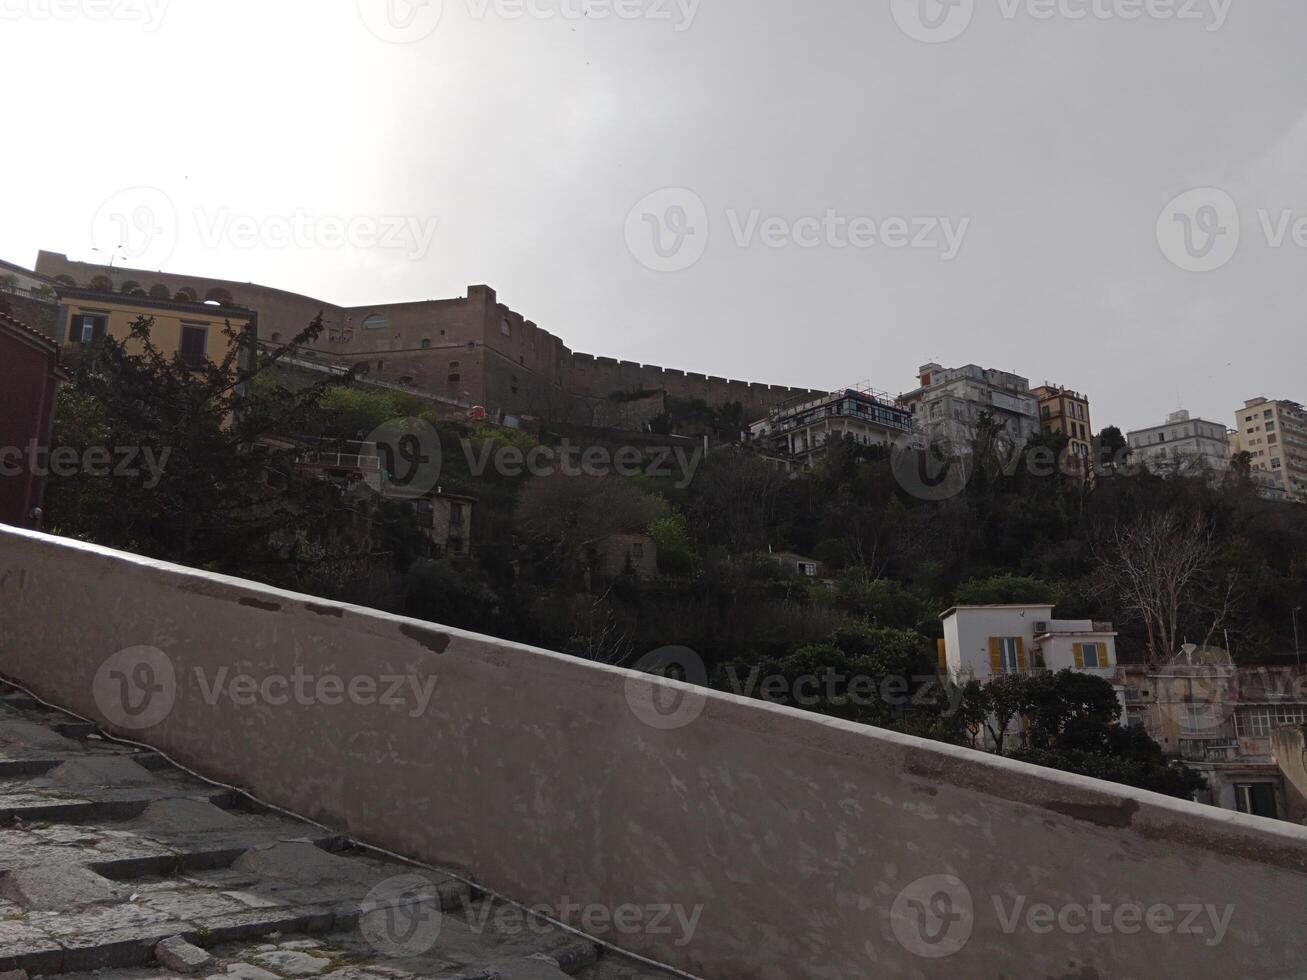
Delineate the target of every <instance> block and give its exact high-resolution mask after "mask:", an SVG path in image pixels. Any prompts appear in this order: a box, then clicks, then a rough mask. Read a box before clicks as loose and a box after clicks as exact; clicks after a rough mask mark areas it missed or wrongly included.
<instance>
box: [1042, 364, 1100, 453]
mask: <svg viewBox="0 0 1307 980" xmlns="http://www.w3.org/2000/svg"><path fill="white" fill-rule="evenodd" d="M1031 394H1033V395H1034V396H1035V397H1036V398H1038V399H1039V424H1040V427H1041V428H1042V429H1043V430H1044V431H1045V432H1056V433H1059V434H1061V435H1064V436H1066V437H1067V444H1068V446H1069V447H1070V449H1071V452H1072V453H1074V454H1075V455H1077V456H1079V457H1081V458H1082V459H1084V460H1085V461H1086V463H1088V462H1089V460H1090V458H1091V457H1092V456H1093V453H1094V430H1093V426H1092V424H1091V423H1090V421H1089V399H1088V398H1086V397H1085V396H1084V395H1082V394H1080V393H1079V392H1075V391H1072V390H1071V389H1070V388H1063V387H1061V386H1060V385H1050V384H1045V385H1040V386H1039V387H1038V388H1032V389H1031Z"/></svg>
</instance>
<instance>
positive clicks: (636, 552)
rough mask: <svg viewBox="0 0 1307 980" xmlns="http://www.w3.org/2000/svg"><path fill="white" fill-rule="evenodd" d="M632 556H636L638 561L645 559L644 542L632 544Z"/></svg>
mask: <svg viewBox="0 0 1307 980" xmlns="http://www.w3.org/2000/svg"><path fill="white" fill-rule="evenodd" d="M631 557H632V558H634V559H635V560H636V561H643V560H644V545H642V544H633V545H631Z"/></svg>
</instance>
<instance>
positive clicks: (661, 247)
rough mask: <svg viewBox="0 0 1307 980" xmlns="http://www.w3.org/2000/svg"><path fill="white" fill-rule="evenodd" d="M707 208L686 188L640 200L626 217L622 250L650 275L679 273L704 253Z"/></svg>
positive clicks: (673, 188)
mask: <svg viewBox="0 0 1307 980" xmlns="http://www.w3.org/2000/svg"><path fill="white" fill-rule="evenodd" d="M708 230H709V229H708V206H707V205H706V204H705V203H704V201H703V198H701V197H700V196H699V195H698V194H696V193H695V192H694V191H692V190H690V189H688V188H686V187H665V188H663V189H662V190H659V191H654V192H653V193H652V194H649V195H648V196H646V197H644V198H642V199H641V200H640V202H639V203H638V204H636V205H635V207H633V208H631V210H630V212H629V213H628V214H627V216H626V247H627V248H628V249H630V252H631V255H633V256H634V257H635V260H636V261H637V262H639V263H640V264H641V265H642V266H644V267H645V268H647V269H652V270H653V271H654V272H682V271H684V270H686V269H688V268H690V267H691V266H692V265H694V264H695V263H696V262H698V261H699V260H700V259H701V258H703V255H704V253H705V252H706V251H707V250H708Z"/></svg>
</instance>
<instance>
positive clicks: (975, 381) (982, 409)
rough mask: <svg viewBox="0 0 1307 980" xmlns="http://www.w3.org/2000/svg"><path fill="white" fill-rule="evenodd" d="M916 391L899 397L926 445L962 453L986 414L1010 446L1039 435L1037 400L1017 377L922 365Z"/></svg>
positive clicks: (976, 369)
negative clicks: (936, 442) (940, 442)
mask: <svg viewBox="0 0 1307 980" xmlns="http://www.w3.org/2000/svg"><path fill="white" fill-rule="evenodd" d="M918 377H919V380H920V382H921V385H920V387H918V388H916V389H914V390H913V391H910V392H907V393H906V394H904V395H901V396H900V397H899V401H900V403H901V404H902V405H903V406H904V407H905V408H907V409H908V410H910V411H911V412H912V414H913V417H914V419H915V424H916V429H917V431H918V432H920V433H921V434H922V435H923V436H924V437H925V438H927V439H930V440H947V441H948V442H949V443H951V444H952V445H953V446H954V447H955V448H956V449H957V450H959V451H961V452H966V451H968V450H969V449H970V447H971V445H972V443H973V441H974V439H975V438H976V432H977V424H978V423H979V421H980V417H981V415H982V414H985V413H988V414H989V415H990V416H991V417H992V418H993V419H994V421H995V422H996V423H998V425H999V426H1000V427H1001V428H1002V430H1003V432H1004V433H1005V435H1006V439H1007V440H1009V441H1010V443H1011V445H1012V446H1013V447H1020V446H1024V445H1025V444H1026V442H1027V441H1029V439H1030V437H1031V436H1033V435H1034V434H1035V433H1037V432H1039V430H1040V421H1039V398H1038V397H1037V396H1036V395H1035V394H1034V393H1032V392H1031V390H1030V381H1029V379H1027V378H1023V377H1021V376H1020V375H1019V374H1012V373H1010V372H1007V371H997V370H994V369H992V368H982V367H980V366H978V365H976V364H968V365H966V366H965V367H960V368H945V367H942V366H940V365H939V364H935V363H931V364H923V365H922V366H921V368H920V370H919V371H918Z"/></svg>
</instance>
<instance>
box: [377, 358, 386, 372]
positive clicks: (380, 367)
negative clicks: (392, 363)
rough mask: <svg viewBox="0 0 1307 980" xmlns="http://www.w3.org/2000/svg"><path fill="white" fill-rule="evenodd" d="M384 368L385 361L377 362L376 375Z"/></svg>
mask: <svg viewBox="0 0 1307 980" xmlns="http://www.w3.org/2000/svg"><path fill="white" fill-rule="evenodd" d="M385 366H386V362H385V361H377V374H380V373H381V370H382V368H384V367H385Z"/></svg>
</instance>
